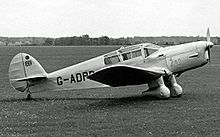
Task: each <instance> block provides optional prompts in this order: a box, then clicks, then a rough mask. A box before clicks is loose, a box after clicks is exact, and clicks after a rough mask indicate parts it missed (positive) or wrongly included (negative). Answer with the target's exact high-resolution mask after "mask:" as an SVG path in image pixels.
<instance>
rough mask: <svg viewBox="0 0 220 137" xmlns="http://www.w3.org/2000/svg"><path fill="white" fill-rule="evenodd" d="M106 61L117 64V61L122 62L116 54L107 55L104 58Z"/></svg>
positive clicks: (106, 63)
mask: <svg viewBox="0 0 220 137" xmlns="http://www.w3.org/2000/svg"><path fill="white" fill-rule="evenodd" d="M104 62H105V65H109V64H115V63H118V62H120V59H119V57H118V56H117V55H116V56H111V57H106V58H105V59H104Z"/></svg>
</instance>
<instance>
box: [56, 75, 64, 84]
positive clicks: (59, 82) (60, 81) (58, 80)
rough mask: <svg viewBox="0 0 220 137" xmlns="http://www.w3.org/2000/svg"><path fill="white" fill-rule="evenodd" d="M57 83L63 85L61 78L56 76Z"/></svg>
mask: <svg viewBox="0 0 220 137" xmlns="http://www.w3.org/2000/svg"><path fill="white" fill-rule="evenodd" d="M57 85H63V78H62V77H57Z"/></svg>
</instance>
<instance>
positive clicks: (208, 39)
mask: <svg viewBox="0 0 220 137" xmlns="http://www.w3.org/2000/svg"><path fill="white" fill-rule="evenodd" d="M206 40H207V41H211V38H210V32H209V28H208V29H207V33H206Z"/></svg>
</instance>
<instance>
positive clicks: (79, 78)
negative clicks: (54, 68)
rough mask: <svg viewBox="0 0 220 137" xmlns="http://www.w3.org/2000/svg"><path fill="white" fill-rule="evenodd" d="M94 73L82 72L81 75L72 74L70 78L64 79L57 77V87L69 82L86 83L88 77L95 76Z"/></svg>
mask: <svg viewBox="0 0 220 137" xmlns="http://www.w3.org/2000/svg"><path fill="white" fill-rule="evenodd" d="M93 73H94V71H88V72H81V73H76V74H71V75H70V78H64V79H63V78H62V77H61V76H59V77H57V85H63V83H64V82H65V81H69V79H70V81H69V82H70V83H78V82H83V81H86V77H88V76H89V75H91V74H93Z"/></svg>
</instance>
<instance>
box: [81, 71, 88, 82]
mask: <svg viewBox="0 0 220 137" xmlns="http://www.w3.org/2000/svg"><path fill="white" fill-rule="evenodd" d="M88 75H89V74H88V72H83V73H82V76H83V81H85V80H86V77H87V76H88Z"/></svg>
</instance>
